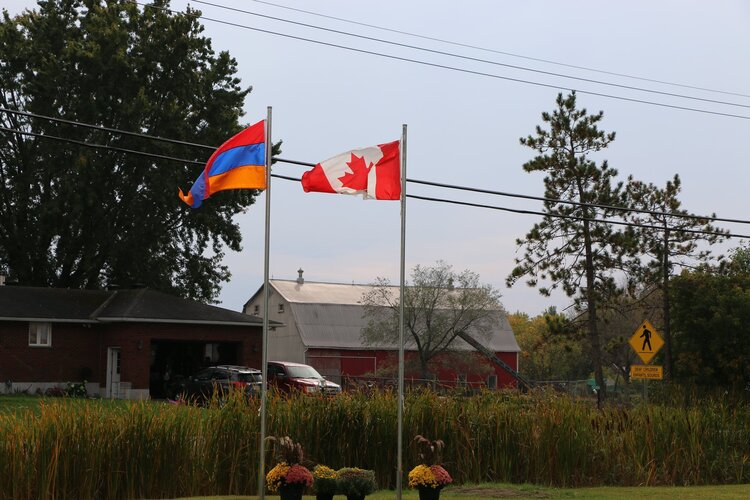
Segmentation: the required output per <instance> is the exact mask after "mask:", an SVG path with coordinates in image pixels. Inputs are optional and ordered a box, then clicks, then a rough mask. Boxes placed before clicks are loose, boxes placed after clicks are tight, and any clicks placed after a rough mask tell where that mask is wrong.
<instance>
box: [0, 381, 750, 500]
mask: <svg viewBox="0 0 750 500" xmlns="http://www.w3.org/2000/svg"><path fill="white" fill-rule="evenodd" d="M663 399H665V400H666V399H667V398H666V396H664V398H663ZM396 402H397V397H396V395H395V394H393V393H371V394H344V395H342V396H341V397H336V398H311V397H307V396H304V395H299V396H292V397H287V398H280V397H279V398H271V399H270V400H269V402H268V403H269V404H268V428H269V431H270V432H271V433H273V434H275V435H294V436H295V437H299V439H300V444H302V446H304V448H305V450H306V452H307V455H308V458H309V459H310V460H313V461H315V462H318V463H321V462H325V463H328V464H330V466H331V467H334V468H342V467H352V466H359V467H368V468H370V469H372V470H374V472H375V477H376V479H377V483H378V485H379V486H380V487H381V488H385V487H388V486H390V487H393V485H394V484H395V476H394V468H393V464H394V463H396V441H397V435H396V434H397V432H396V412H397V409H396ZM676 402H677V404H663V405H648V406H647V405H643V406H636V407H630V408H626V407H615V406H605V407H604V408H603V409H602V410H597V409H595V408H594V407H593V405H591V404H590V403H589V402H586V401H582V402H578V401H575V400H572V399H569V398H567V397H560V396H557V395H555V394H553V393H550V392H539V391H534V392H532V393H531V394H529V395H523V396H522V395H518V394H508V393H496V392H487V393H484V394H481V395H478V396H473V397H470V398H466V397H446V396H438V395H436V394H434V393H430V392H414V393H409V394H407V396H406V400H405V405H404V408H405V414H404V433H405V434H407V435H416V434H422V435H429V436H440V437H441V438H442V439H444V440H445V443H446V446H445V448H444V449H443V459H444V462H445V463H446V464H450V470H451V475H452V476H453V478H454V479H455V481H456V482H457V484H465V483H479V482H486V481H494V482H513V483H534V484H548V485H557V486H596V485H623V486H624V485H688V484H730V483H736V484H742V483H748V482H750V467H748V466H747V463H748V459H747V457H748V456H750V434H749V433H750V406H748V403H747V401H746V400H745V402H743V401H742V400H731V399H729V398H727V397H725V396H723V395H722V397H717V398H704V399H701V400H698V401H692V400H690V399H688V398H685V399H679V401H676ZM111 403H112V402H110V401H91V400H80V399H67V398H63V399H53V400H45V401H44V402H43V403H42V404H41V406H40V409H39V412H38V413H37V412H34V411H31V410H22V409H19V410H17V411H14V412H0V456H2V457H3V460H1V461H0V484H3V485H4V487H3V489H2V490H0V499H13V500H25V499H35V498H76V499H81V500H86V499H94V498H176V497H186V496H199V495H254V494H255V493H256V492H257V479H258V469H257V466H258V458H259V457H258V441H259V423H260V422H259V415H258V405H259V402H258V401H257V400H252V401H251V402H250V403H249V404H248V403H247V402H246V401H245V400H244V399H243V398H242V397H241V395H240V394H235V399H233V400H231V401H229V402H228V404H225V405H224V406H222V407H216V406H213V407H208V408H197V407H194V406H182V405H172V404H164V403H154V402H140V403H133V402H118V404H117V405H113V404H111ZM267 463H268V462H267ZM419 463H420V459H419V457H418V450H416V449H414V447H406V448H405V450H404V464H405V467H404V468H405V469H406V470H409V469H411V468H412V467H413V466H414V465H416V464H419Z"/></svg>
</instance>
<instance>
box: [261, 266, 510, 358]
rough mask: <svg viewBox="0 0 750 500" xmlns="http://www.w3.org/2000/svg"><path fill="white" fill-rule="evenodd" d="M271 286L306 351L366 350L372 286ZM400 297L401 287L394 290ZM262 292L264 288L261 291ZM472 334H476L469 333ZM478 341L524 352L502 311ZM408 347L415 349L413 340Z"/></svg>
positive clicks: (290, 283)
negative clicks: (366, 303) (365, 302)
mask: <svg viewBox="0 0 750 500" xmlns="http://www.w3.org/2000/svg"><path fill="white" fill-rule="evenodd" d="M270 283H271V286H272V287H273V288H274V289H275V290H276V291H277V292H278V293H279V294H280V295H281V296H282V297H283V298H284V299H285V300H286V301H287V302H289V305H290V308H291V313H292V315H293V317H294V320H295V322H296V324H297V328H298V330H299V333H300V336H301V337H302V342H303V343H304V344H305V346H306V347H314V348H336V349H362V348H363V346H362V341H361V339H360V332H361V331H362V328H363V327H364V326H366V324H367V320H366V319H365V318H364V316H363V306H362V304H361V299H362V296H363V294H364V293H366V292H368V291H370V290H372V288H373V287H372V285H349V284H338V283H315V282H307V281H305V282H304V283H302V284H300V283H298V282H297V281H293V280H270ZM392 288H393V292H394V293H398V287H392ZM261 290H262V288H261ZM468 333H470V334H471V333H472V332H468ZM473 336H474V338H475V339H476V340H477V341H478V342H480V343H482V344H484V345H485V347H487V348H489V349H490V350H492V351H494V352H518V351H520V348H519V347H518V343H517V342H516V337H515V335H514V334H513V329H512V328H511V326H510V323H509V322H508V319H507V317H506V315H505V313H504V312H503V311H502V310H498V311H496V314H495V327H494V328H493V329H492V332H491V334H490V335H489V337H487V336H485V335H481V334H478V333H474V334H473ZM405 341H406V342H405V345H406V346H407V347H409V348H413V344H411V343H410V341H409V339H405ZM369 347H370V348H373V349H377V348H380V349H382V348H385V349H396V348H398V345H397V343H393V344H392V345H384V344H379V345H377V346H369ZM454 347H455V348H457V349H466V350H472V349H473V347H471V346H469V345H468V344H466V343H465V342H464V341H463V340H461V339H456V340H455V344H454Z"/></svg>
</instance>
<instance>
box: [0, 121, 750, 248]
mask: <svg viewBox="0 0 750 500" xmlns="http://www.w3.org/2000/svg"><path fill="white" fill-rule="evenodd" d="M0 131H3V132H9V133H13V134H19V135H26V136H32V137H39V138H44V139H51V140H56V141H62V142H68V143H72V144H77V145H80V146H84V147H89V148H96V149H107V150H111V151H117V152H121V153H129V154H136V155H141V156H147V157H150V158H158V159H161V160H171V161H177V162H181V163H190V164H196V165H203V162H197V161H194V160H186V159H183V158H175V157H172V156H165V155H159V154H154V153H147V152H144V151H136V150H132V149H125V148H118V147H115V146H107V145H104V144H94V143H87V142H84V141H78V140H75V139H66V138H64V137H57V136H52V135H48V134H37V133H35V132H27V131H23V130H15V129H11V128H7V127H2V126H0ZM279 161H281V160H279ZM271 177H276V178H279V179H284V180H289V181H296V182H299V181H300V180H301V179H299V178H297V177H290V176H285V175H278V174H271ZM405 196H406V197H407V198H413V199H416V200H423V201H432V202H438V203H447V204H453V205H462V206H467V207H475V208H485V209H491V210H499V211H503V212H510V213H517V214H526V215H538V216H542V217H553V218H561V219H570V220H579V221H584V220H588V221H591V222H599V223H603V224H613V225H621V226H627V227H637V228H642V229H653V230H656V231H663V230H664V229H668V230H670V231H676V232H682V233H691V234H703V235H707V236H721V237H725V238H750V235H743V234H734V233H729V232H726V233H724V232H718V231H704V230H700V229H686V228H679V227H667V228H664V227H659V226H652V225H647V224H636V223H632V222H626V221H613V220H609V219H592V218H587V217H580V216H576V215H563V214H552V213H545V212H538V211H533V210H520V209H514V208H508V207H498V206H494V205H486V204H481V203H472V202H466V201H457V200H448V199H444V198H434V197H427V196H419V195H413V194H406V195H405ZM519 196H523V195H519ZM560 202H561V203H566V202H564V201H561V200H560ZM592 206H593V205H592ZM630 211H632V212H637V211H638V210H630ZM674 215H675V216H677V215H676V214H674ZM746 223H750V221H747V222H746Z"/></svg>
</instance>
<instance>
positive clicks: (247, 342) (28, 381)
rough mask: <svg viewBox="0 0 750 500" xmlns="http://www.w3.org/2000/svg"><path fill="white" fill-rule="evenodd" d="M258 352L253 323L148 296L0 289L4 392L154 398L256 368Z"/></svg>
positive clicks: (258, 333)
mask: <svg viewBox="0 0 750 500" xmlns="http://www.w3.org/2000/svg"><path fill="white" fill-rule="evenodd" d="M261 343H262V321H261V320H259V319H258V318H255V317H252V316H247V315H246V314H242V313H240V312H236V311H230V310H228V309H223V308H220V307H214V306H209V305H205V304H202V303H199V302H195V301H192V300H186V299H182V298H179V297H175V296H172V295H168V294H165V293H161V292H157V291H154V290H150V289H148V288H141V289H134V290H71V289H57V288H36V287H22V286H0V381H2V382H4V383H5V384H4V389H5V391H6V392H13V391H24V392H30V393H33V392H36V391H37V390H41V391H44V390H46V389H48V388H50V387H61V386H64V385H65V384H66V383H67V382H82V381H85V382H86V388H87V390H88V393H89V394H90V395H99V396H101V397H109V398H126V399H142V398H148V397H154V398H160V397H164V395H165V387H166V385H167V384H169V380H174V378H175V377H179V376H187V375H190V374H192V373H194V372H195V371H197V370H199V369H200V368H202V367H204V366H208V365H213V364H238V365H244V366H250V367H255V368H260V365H261ZM165 379H166V380H165ZM2 388H3V386H0V389H2Z"/></svg>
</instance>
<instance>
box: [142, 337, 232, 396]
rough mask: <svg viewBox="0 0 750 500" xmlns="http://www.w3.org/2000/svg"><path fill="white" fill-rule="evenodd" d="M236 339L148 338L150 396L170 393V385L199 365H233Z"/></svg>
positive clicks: (192, 372)
mask: <svg viewBox="0 0 750 500" xmlns="http://www.w3.org/2000/svg"><path fill="white" fill-rule="evenodd" d="M240 347H241V344H240V343H239V342H182V341H175V340H152V341H151V367H150V371H149V393H150V395H151V398H152V399H165V398H167V397H170V396H171V390H170V389H171V387H172V386H173V385H175V384H176V383H178V382H179V381H180V380H181V379H184V378H187V377H189V376H191V375H193V374H195V373H196V372H198V371H200V370H202V369H203V368H206V367H209V366H216V365H236V364H238V360H239V359H240Z"/></svg>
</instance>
